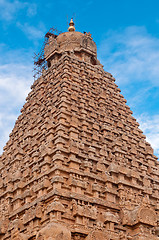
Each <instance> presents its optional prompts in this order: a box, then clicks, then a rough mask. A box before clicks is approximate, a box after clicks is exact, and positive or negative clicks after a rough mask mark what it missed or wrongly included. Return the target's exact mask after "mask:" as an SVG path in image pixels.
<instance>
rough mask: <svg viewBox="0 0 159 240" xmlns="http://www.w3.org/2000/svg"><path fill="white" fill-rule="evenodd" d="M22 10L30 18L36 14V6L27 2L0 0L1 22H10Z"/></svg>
mask: <svg viewBox="0 0 159 240" xmlns="http://www.w3.org/2000/svg"><path fill="white" fill-rule="evenodd" d="M23 10H25V11H26V13H27V16H29V17H32V16H34V15H36V13H37V6H36V4H35V3H29V2H27V1H19V0H14V1H9V0H0V18H1V19H3V20H6V21H11V20H13V19H14V18H16V17H17V13H20V11H23Z"/></svg>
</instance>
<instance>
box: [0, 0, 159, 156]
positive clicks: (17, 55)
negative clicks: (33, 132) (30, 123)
mask: <svg viewBox="0 0 159 240" xmlns="http://www.w3.org/2000/svg"><path fill="white" fill-rule="evenodd" d="M158 9H159V1H158V0H151V1H150V0H140V1H139V0H138V1H137V0H111V1H110V0H109V1H108V0H105V1H101V0H98V1H97V0H88V1H83V0H74V1H72V0H70V1H65V0H62V1H60V0H59V1H58V0H52V1H51V0H47V1H46V0H45V1H44V0H38V1H35V0H32V1H31V0H30V1H27V0H26V1H25V0H24V1H21V0H0V33H1V34H0V133H1V134H0V153H1V152H2V149H3V147H4V145H5V143H6V141H7V140H8V136H9V133H10V132H11V130H12V128H13V126H14V123H15V120H16V118H17V116H18V115H19V114H20V109H21V108H22V106H23V104H24V103H25V98H26V96H27V94H28V92H29V91H30V86H31V84H32V83H33V77H32V76H33V73H32V69H33V58H32V57H33V55H34V52H38V51H39V50H40V48H41V45H42V43H43V39H44V35H45V33H46V32H47V31H48V30H49V29H50V28H51V27H55V28H57V29H58V30H59V31H62V32H65V31H67V19H68V20H70V18H71V17H72V16H73V17H74V20H75V24H76V30H77V31H81V32H83V31H86V32H91V34H92V36H93V39H94V41H95V42H96V44H97V49H98V59H99V60H100V61H101V63H102V64H103V65H104V69H105V70H106V71H108V72H111V73H112V74H113V76H114V77H115V78H116V84H117V85H118V86H119V88H120V89H121V90H122V94H123V95H124V97H125V98H126V99H127V102H128V105H129V106H130V108H131V110H132V111H133V112H134V116H135V117H136V118H137V120H138V122H139V123H140V128H141V129H142V130H143V132H144V134H145V135H146V136H147V140H148V141H149V142H150V143H151V145H152V147H153V148H154V150H155V154H156V155H157V156H159V97H158V96H159V11H158Z"/></svg>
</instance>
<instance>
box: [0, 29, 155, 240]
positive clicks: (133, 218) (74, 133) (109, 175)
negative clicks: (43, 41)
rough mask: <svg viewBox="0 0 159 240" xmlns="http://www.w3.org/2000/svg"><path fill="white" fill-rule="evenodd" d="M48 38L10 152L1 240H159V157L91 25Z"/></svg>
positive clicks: (1, 191) (1, 175) (1, 164)
mask: <svg viewBox="0 0 159 240" xmlns="http://www.w3.org/2000/svg"><path fill="white" fill-rule="evenodd" d="M47 36H48V37H49V39H48V44H47V45H46V46H45V49H44V57H45V59H46V61H47V62H48V68H47V69H45V70H43V71H42V75H41V76H40V77H39V78H38V79H37V80H36V81H34V83H33V85H32V87H31V92H30V93H29V95H28V97H27V99H26V103H25V104H24V106H23V108H22V110H21V115H20V116H19V117H18V119H17V121H16V123H15V126H14V128H13V131H12V133H11V134H10V138H9V141H8V142H7V144H6V146H5V148H4V153H3V154H2V156H0V239H1V240H9V239H14V240H15V239H17V240H18V239H19V240H21V239H27V240H35V239H38V240H40V239H41V240H42V239H43V240H45V239H46V240H47V239H48V240H51V239H53V240H62V239H65V240H75V239H78V240H95V239H101V240H102V239H103V240H106V239H108V240H112V239H113V240H120V239H126V240H127V239H132V240H139V239H142V240H149V239H152V240H158V237H159V234H158V232H159V231H158V228H159V217H158V215H159V171H158V170H159V162H158V161H157V158H156V157H155V156H154V155H153V149H152V148H151V146H150V145H149V144H148V143H147V142H146V140H145V136H144V135H143V134H142V131H141V130H140V129H139V128H138V126H139V124H138V123H137V122H136V120H135V119H134V117H133V116H132V111H131V110H130V109H129V107H128V106H127V105H126V100H125V99H124V97H123V96H122V95H121V94H120V89H119V88H118V87H117V85H116V84H115V83H114V81H115V79H114V78H113V76H112V75H111V74H110V73H108V72H105V71H104V70H103V67H102V65H101V64H100V63H99V61H98V60H97V52H96V45H95V43H94V41H93V39H92V37H91V35H90V33H85V34H83V33H80V32H76V31H75V32H66V33H62V34H59V35H58V36H55V35H52V34H49V35H47Z"/></svg>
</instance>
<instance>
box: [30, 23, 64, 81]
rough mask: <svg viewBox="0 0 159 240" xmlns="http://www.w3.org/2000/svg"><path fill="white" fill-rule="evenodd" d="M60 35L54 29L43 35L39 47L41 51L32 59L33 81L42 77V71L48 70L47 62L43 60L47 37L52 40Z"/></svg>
mask: <svg viewBox="0 0 159 240" xmlns="http://www.w3.org/2000/svg"><path fill="white" fill-rule="evenodd" d="M60 33H61V32H60V31H58V30H57V29H56V28H54V27H52V28H50V30H49V31H48V32H47V33H46V34H45V37H44V42H43V45H42V47H41V50H40V51H39V53H37V54H36V53H34V57H33V59H34V68H33V77H34V81H35V80H37V79H38V78H39V77H40V76H41V75H42V72H43V70H46V69H47V68H48V66H47V61H46V59H45V54H44V50H45V46H46V45H47V44H48V40H49V37H50V36H53V37H54V38H56V37H57V36H58V35H59V34H60Z"/></svg>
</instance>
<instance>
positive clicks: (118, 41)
mask: <svg viewBox="0 0 159 240" xmlns="http://www.w3.org/2000/svg"><path fill="white" fill-rule="evenodd" d="M99 57H100V59H101V61H102V64H104V66H105V69H106V71H110V72H111V73H113V75H114V76H115V77H117V79H118V83H120V84H126V83H128V82H129V83H130V82H131V81H133V83H134V82H143V81H144V82H151V84H153V85H155V86H159V67H158V66H159V39H158V38H155V37H152V36H151V35H149V34H148V33H147V31H146V29H145V27H137V26H132V27H127V28H126V29H124V30H120V31H118V32H116V31H109V32H108V33H107V35H106V36H105V40H103V42H102V43H101V45H100V48H99Z"/></svg>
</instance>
